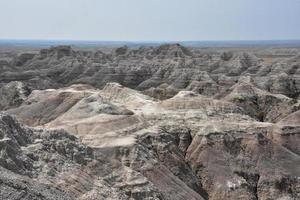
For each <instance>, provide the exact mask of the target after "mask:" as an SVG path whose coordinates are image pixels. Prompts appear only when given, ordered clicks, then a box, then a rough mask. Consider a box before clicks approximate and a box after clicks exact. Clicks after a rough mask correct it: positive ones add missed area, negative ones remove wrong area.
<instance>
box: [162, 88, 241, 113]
mask: <svg viewBox="0 0 300 200" xmlns="http://www.w3.org/2000/svg"><path fill="white" fill-rule="evenodd" d="M160 105H161V107H163V108H164V109H168V110H188V109H193V110H196V109H199V110H204V111H205V110H206V111H212V112H216V113H220V112H222V113H242V112H243V110H242V109H241V108H239V107H238V106H236V105H234V104H233V103H230V102H226V101H221V100H215V99H212V98H208V97H205V96H202V95H199V94H197V93H195V92H191V91H180V92H179V93H178V94H177V95H175V96H174V97H173V98H171V99H167V100H165V101H162V102H161V103H160Z"/></svg>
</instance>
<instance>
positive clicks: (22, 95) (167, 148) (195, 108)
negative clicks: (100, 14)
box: [0, 44, 300, 200]
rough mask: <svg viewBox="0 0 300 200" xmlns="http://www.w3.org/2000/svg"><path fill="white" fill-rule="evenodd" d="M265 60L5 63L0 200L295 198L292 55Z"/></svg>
mask: <svg viewBox="0 0 300 200" xmlns="http://www.w3.org/2000/svg"><path fill="white" fill-rule="evenodd" d="M284 52H286V50H284ZM288 52H289V51H288ZM292 52H294V51H292ZM266 54H267V55H268V54H272V58H274V57H276V55H277V53H272V51H271V52H270V51H267V50H260V51H259V52H256V51H251V52H250V51H249V52H245V53H243V52H241V51H238V52H237V51H225V52H224V51H223V50H222V51H221V50H209V51H208V50H204V49H203V50H201V49H200V50H198V49H191V48H186V47H183V46H181V45H179V44H168V45H162V46H159V47H141V48H137V49H132V48H129V47H121V48H117V49H110V51H105V52H100V51H92V50H91V51H82V50H74V49H72V48H71V47H69V46H60V47H53V48H50V49H44V50H41V51H40V52H39V53H36V54H28V55H27V54H26V53H25V54H21V55H19V56H14V57H12V58H10V59H8V58H5V61H6V62H4V61H2V62H0V70H1V73H0V84H1V88H0V95H1V96H0V109H1V111H2V112H1V114H0V171H1V173H0V199H13V200H17V199H26V200H27V199H28V200H29V199H47V200H48V199H49V200H52V199H53V200H54V199H79V200H95V199H101V200H102V199H103V200H104V199H124V200H125V199H128V200H129V199H136V200H139V199H149V200H152V199H167V200H185V199H199V200H202V199H210V200H211V199H212V200H219V199H228V200H229V199H230V200H232V199H249V200H254V199H261V200H267V199H300V196H299V194H300V190H299V188H300V181H299V180H300V179H299V177H300V168H299V167H298V166H300V156H299V155H300V148H299V142H300V118H299V117H300V115H299V109H300V102H299V70H298V67H297V66H299V56H296V55H291V56H290V57H289V58H286V57H285V58H281V57H279V58H277V59H274V60H273V59H271V60H270V56H266ZM0 55H1V54H0ZM1 60H4V59H1V57H0V61H1Z"/></svg>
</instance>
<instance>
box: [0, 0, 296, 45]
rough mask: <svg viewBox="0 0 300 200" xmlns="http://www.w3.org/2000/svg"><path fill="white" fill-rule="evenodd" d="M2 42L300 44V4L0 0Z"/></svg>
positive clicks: (280, 0) (289, 0)
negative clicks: (296, 40)
mask: <svg viewBox="0 0 300 200" xmlns="http://www.w3.org/2000/svg"><path fill="white" fill-rule="evenodd" d="M0 39H42V40H90V41H96V40H97V41H207V40H208V41H210V40H293V39H300V0H0Z"/></svg>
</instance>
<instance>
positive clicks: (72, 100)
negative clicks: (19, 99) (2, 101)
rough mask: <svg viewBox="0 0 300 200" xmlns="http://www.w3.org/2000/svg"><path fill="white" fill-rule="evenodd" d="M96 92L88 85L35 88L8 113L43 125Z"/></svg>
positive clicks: (30, 122) (31, 123)
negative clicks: (45, 88) (21, 102)
mask: <svg viewBox="0 0 300 200" xmlns="http://www.w3.org/2000/svg"><path fill="white" fill-rule="evenodd" d="M94 92H95V90H94V89H91V88H90V86H86V85H75V86H71V87H69V88H62V89H57V90H55V89H48V90H34V91H32V93H31V94H30V95H29V96H28V98H27V99H26V101H25V102H24V103H23V104H22V105H21V106H19V107H18V108H14V109H10V110H8V111H7V113H10V114H12V115H16V116H17V119H18V120H20V121H21V122H23V123H25V124H27V125H31V126H37V125H43V124H46V123H48V122H50V121H52V120H54V119H56V118H57V117H58V116H60V115H62V114H64V113H65V112H66V111H67V110H69V109H70V108H71V107H72V106H74V105H75V104H76V103H77V102H78V101H80V100H81V99H82V98H84V97H85V96H87V95H90V94H93V93H94Z"/></svg>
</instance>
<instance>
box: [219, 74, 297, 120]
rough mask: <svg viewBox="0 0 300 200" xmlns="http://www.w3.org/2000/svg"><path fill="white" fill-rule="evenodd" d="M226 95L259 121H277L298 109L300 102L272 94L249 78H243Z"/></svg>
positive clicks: (228, 99) (226, 97)
mask: <svg viewBox="0 0 300 200" xmlns="http://www.w3.org/2000/svg"><path fill="white" fill-rule="evenodd" d="M230 90H231V92H230V93H229V94H228V95H227V96H225V97H224V99H225V100H226V101H230V102H233V103H235V104H236V105H238V106H240V107H242V108H244V109H245V111H246V112H247V114H248V115H250V116H251V117H254V118H256V119H257V120H259V121H270V122H276V121H278V120H280V119H281V118H283V117H285V116H287V115H288V114H289V113H291V112H294V111H295V109H297V105H298V104H299V102H297V100H294V99H291V98H289V97H286V96H284V95H281V94H271V93H269V92H267V91H264V90H261V89H259V88H257V87H255V86H254V85H253V84H252V83H251V80H250V79H249V78H245V77H244V78H241V79H240V81H239V82H238V83H237V84H235V85H234V86H232V87H231V88H230Z"/></svg>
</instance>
